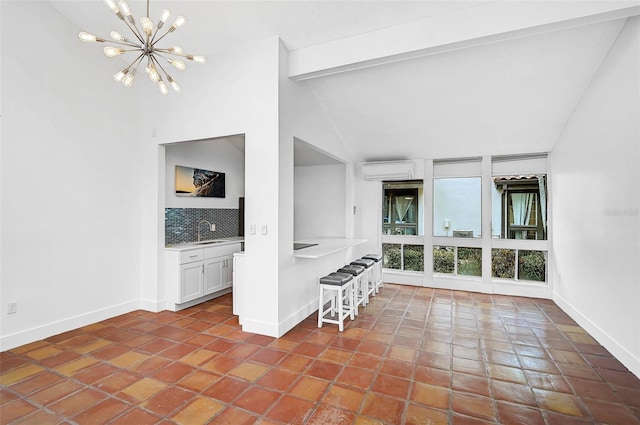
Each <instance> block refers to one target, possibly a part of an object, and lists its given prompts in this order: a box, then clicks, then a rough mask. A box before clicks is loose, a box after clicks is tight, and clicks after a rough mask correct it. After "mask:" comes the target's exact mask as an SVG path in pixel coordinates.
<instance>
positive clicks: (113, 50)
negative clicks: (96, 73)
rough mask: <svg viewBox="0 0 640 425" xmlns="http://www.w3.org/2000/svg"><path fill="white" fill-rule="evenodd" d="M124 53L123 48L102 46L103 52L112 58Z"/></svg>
mask: <svg viewBox="0 0 640 425" xmlns="http://www.w3.org/2000/svg"><path fill="white" fill-rule="evenodd" d="M123 53H124V49H119V48H117V47H113V46H104V54H105V56H107V57H108V58H114V57H116V56H119V55H121V54H123Z"/></svg>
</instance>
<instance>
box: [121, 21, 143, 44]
mask: <svg viewBox="0 0 640 425" xmlns="http://www.w3.org/2000/svg"><path fill="white" fill-rule="evenodd" d="M124 23H125V24H127V26H128V27H129V30H131V32H132V33H133V35H135V36H136V38H137V39H138V41H140V43H142V44H143V45H144V39H143V38H142V33H141V32H140V30H139V29H138V26H137V25H136V23H135V21H134V22H133V26H131V24H130V23H129V22H127V21H124Z"/></svg>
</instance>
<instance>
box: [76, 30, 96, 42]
mask: <svg viewBox="0 0 640 425" xmlns="http://www.w3.org/2000/svg"><path fill="white" fill-rule="evenodd" d="M78 37H80V40H82V41H84V42H85V43H95V42H96V41H97V37H96V35H95V34H91V33H88V32H84V31H82V32H81V33H80V34H78Z"/></svg>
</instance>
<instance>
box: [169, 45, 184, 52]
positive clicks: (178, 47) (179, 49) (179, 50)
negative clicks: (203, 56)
mask: <svg viewBox="0 0 640 425" xmlns="http://www.w3.org/2000/svg"><path fill="white" fill-rule="evenodd" d="M169 52H170V53H182V47H180V46H175V47H170V48H169Z"/></svg>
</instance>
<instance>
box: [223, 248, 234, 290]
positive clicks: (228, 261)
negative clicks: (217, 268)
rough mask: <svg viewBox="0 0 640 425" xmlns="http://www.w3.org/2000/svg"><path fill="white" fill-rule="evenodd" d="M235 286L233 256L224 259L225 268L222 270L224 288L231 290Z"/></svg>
mask: <svg viewBox="0 0 640 425" xmlns="http://www.w3.org/2000/svg"><path fill="white" fill-rule="evenodd" d="M232 285H233V255H229V256H228V257H224V268H223V269H222V287H223V288H231V286H232Z"/></svg>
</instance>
